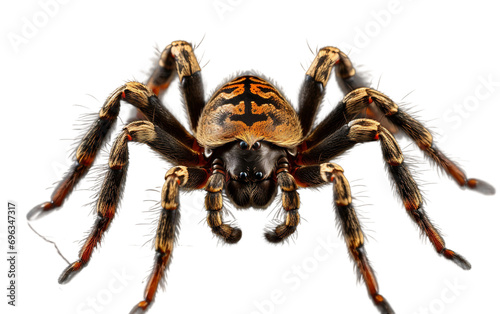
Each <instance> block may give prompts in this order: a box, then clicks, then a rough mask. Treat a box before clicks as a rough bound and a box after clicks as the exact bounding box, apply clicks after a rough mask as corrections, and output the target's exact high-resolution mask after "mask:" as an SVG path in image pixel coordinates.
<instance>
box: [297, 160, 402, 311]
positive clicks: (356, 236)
mask: <svg viewBox="0 0 500 314" xmlns="http://www.w3.org/2000/svg"><path fill="white" fill-rule="evenodd" d="M343 172H344V170H343V169H342V168H341V167H340V166H338V165H336V164H333V163H323V164H321V165H314V166H305V167H299V168H298V169H296V171H295V173H294V178H296V180H297V183H298V184H299V185H300V186H302V187H314V186H319V185H321V184H324V183H328V182H332V183H333V191H334V199H335V212H336V214H337V219H338V220H337V221H338V223H339V225H340V227H341V230H342V234H343V236H344V239H345V241H346V244H347V248H348V250H349V254H350V256H351V258H352V260H353V261H354V264H355V265H356V269H357V271H358V277H361V278H363V281H364V283H365V285H366V288H367V289H368V294H369V295H370V297H371V299H372V301H373V303H374V304H375V306H376V307H377V308H378V310H379V311H380V312H381V313H394V311H393V310H392V308H391V306H390V305H389V302H387V300H386V299H385V298H384V297H383V296H382V295H380V294H379V288H378V284H377V279H376V278H375V273H374V271H373V269H372V267H371V266H370V263H369V261H368V256H367V254H366V251H365V248H364V234H363V230H362V229H361V225H360V223H359V220H358V217H357V215H356V211H355V209H354V207H353V206H352V204H351V202H352V198H351V188H350V186H349V182H348V181H347V179H346V178H345V176H344V174H343Z"/></svg>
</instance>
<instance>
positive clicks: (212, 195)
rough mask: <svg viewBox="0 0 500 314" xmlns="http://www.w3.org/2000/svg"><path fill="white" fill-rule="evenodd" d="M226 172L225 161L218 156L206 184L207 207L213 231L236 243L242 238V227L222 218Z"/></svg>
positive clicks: (221, 237) (226, 240) (208, 219)
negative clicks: (234, 225) (232, 224)
mask: <svg viewBox="0 0 500 314" xmlns="http://www.w3.org/2000/svg"><path fill="white" fill-rule="evenodd" d="M225 178H226V172H225V169H224V167H223V163H222V161H221V160H220V159H218V158H216V159H215V160H214V161H213V164H212V175H211V176H210V177H209V179H208V183H207V185H206V186H205V190H206V191H207V194H206V195H205V208H206V209H207V223H208V226H209V227H210V228H211V229H212V232H213V233H214V234H215V235H216V236H218V237H219V238H220V239H222V240H223V241H225V242H226V243H228V244H234V243H237V242H238V241H240V239H241V235H242V232H241V229H239V228H236V227H233V226H231V225H230V224H228V223H225V222H224V221H223V219H222V213H221V210H222V205H223V201H222V190H223V188H224V181H225Z"/></svg>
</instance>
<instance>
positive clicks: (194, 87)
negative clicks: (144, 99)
mask: <svg viewBox="0 0 500 314" xmlns="http://www.w3.org/2000/svg"><path fill="white" fill-rule="evenodd" d="M175 69H177V75H178V76H179V81H180V84H181V91H182V94H183V96H184V99H185V101H186V107H187V111H188V116H189V121H190V124H191V129H192V130H193V131H196V127H197V126H198V119H199V117H200V115H201V112H202V110H203V107H205V98H204V97H205V92H204V90H203V81H202V78H201V68H200V66H199V64H198V61H197V60H196V56H195V55H194V52H193V48H192V46H191V45H190V44H189V43H187V42H185V41H182V40H179V41H174V42H172V43H171V44H170V45H168V46H167V47H165V49H164V50H163V52H162V54H161V57H160V60H159V62H158V66H157V67H156V68H155V70H154V72H153V74H152V75H151V77H150V78H149V80H148V82H147V86H148V87H149V88H151V90H152V91H153V92H154V93H155V94H156V95H161V94H162V93H163V92H164V91H165V90H166V89H167V88H168V87H169V86H170V83H171V81H172V79H173V78H174V76H175Z"/></svg>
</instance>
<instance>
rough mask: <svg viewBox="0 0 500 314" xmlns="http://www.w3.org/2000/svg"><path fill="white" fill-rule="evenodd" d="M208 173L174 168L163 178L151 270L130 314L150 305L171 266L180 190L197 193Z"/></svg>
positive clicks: (202, 170)
mask: <svg viewBox="0 0 500 314" xmlns="http://www.w3.org/2000/svg"><path fill="white" fill-rule="evenodd" d="M207 179H208V172H207V171H206V170H205V169H203V168H193V167H184V166H177V167H173V168H171V169H170V170H169V171H168V172H167V173H166V174H165V183H164V184H163V188H162V192H161V207H162V211H161V215H160V219H159V221H158V228H157V231H156V237H155V250H156V255H155V258H154V265H153V270H152V272H151V276H150V277H149V280H148V283H147V285H146V290H145V292H144V300H142V301H140V302H139V303H138V304H137V305H136V306H135V307H134V308H133V309H132V311H131V312H130V313H144V312H146V310H147V309H148V307H149V306H150V305H151V304H152V303H153V301H154V298H155V295H156V291H157V290H158V286H159V285H160V283H161V282H162V280H164V278H165V273H166V271H167V269H168V266H169V264H170V260H171V256H172V251H173V249H174V244H175V238H176V235H177V232H178V228H179V219H180V212H179V188H183V189H200V188H203V186H204V185H205V184H206V182H207Z"/></svg>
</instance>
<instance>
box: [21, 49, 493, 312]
mask: <svg viewBox="0 0 500 314" xmlns="http://www.w3.org/2000/svg"><path fill="white" fill-rule="evenodd" d="M334 68H335V75H336V77H337V79H338V81H339V85H340V86H341V88H342V89H343V91H344V92H345V94H346V95H345V97H344V98H343V100H342V101H341V102H340V103H339V104H338V105H337V106H336V107H335V108H334V109H333V110H332V111H331V112H330V114H329V115H327V116H326V118H325V119H324V120H323V121H321V122H319V123H318V124H317V125H316V126H315V127H314V128H313V125H314V123H315V116H316V114H317V111H318V108H319V106H320V104H321V102H322V99H323V97H324V94H325V87H326V85H327V83H328V81H329V79H330V75H331V71H332V69H334ZM176 74H177V76H178V77H179V81H180V86H181V91H182V94H183V97H184V101H185V105H186V109H187V114H188V118H189V123H190V127H191V130H192V133H190V132H189V131H188V130H186V128H184V126H183V125H182V124H181V123H180V122H178V120H177V119H176V118H175V117H174V116H173V115H172V113H170V112H169V111H168V110H167V109H166V108H165V107H164V106H163V105H162V103H161V101H160V100H159V97H160V96H161V95H162V94H163V93H164V92H165V91H166V89H167V88H168V87H169V85H170V83H171V81H172V80H173V78H174V77H175V76H176ZM367 85H368V84H366V83H365V82H364V80H363V78H362V77H361V76H360V75H359V74H358V73H357V72H356V71H355V69H354V67H353V65H352V63H351V61H350V60H349V58H348V57H347V55H346V54H345V53H343V52H342V51H340V50H339V49H337V48H334V47H325V48H322V49H320V50H319V51H318V52H317V54H316V57H315V59H314V60H313V62H312V64H311V66H310V67H309V69H308V70H307V72H306V75H305V79H304V82H303V84H302V87H301V90H300V93H299V101H298V111H296V110H295V109H294V108H293V107H292V106H291V105H290V103H289V102H288V101H287V100H286V98H285V97H284V96H283V94H282V93H281V92H280V90H279V89H277V88H276V87H275V86H274V85H273V84H272V83H271V82H270V81H269V80H268V79H266V78H263V77H262V76H260V75H257V74H255V73H252V72H246V73H243V74H241V75H238V76H237V77H234V78H232V79H230V80H228V81H226V82H225V83H224V84H223V85H221V86H220V87H219V88H218V89H217V90H216V91H215V92H214V93H213V94H212V95H211V97H210V98H209V100H208V101H205V98H204V90H203V83H202V78H201V69H200V66H199V64H198V62H197V59H196V57H195V54H194V52H193V48H192V46H191V45H190V44H189V43H187V42H185V41H174V42H172V43H171V44H170V45H168V46H167V47H166V48H165V49H164V50H163V52H162V54H161V56H160V59H159V63H158V65H157V66H156V68H155V70H154V71H153V73H152V75H151V76H150V78H149V80H148V81H147V83H146V84H142V83H138V82H128V83H126V84H125V85H123V86H121V87H119V88H118V89H116V90H115V91H114V92H113V93H112V94H111V95H110V96H109V97H108V98H107V100H106V101H105V103H104V105H103V106H102V108H101V110H100V112H99V118H98V119H97V120H96V121H95V122H94V123H93V125H92V126H91V128H90V130H89V131H88V132H87V133H86V135H85V136H84V137H83V139H82V141H81V143H80V145H79V147H78V149H77V151H76V162H75V163H74V165H73V166H72V167H71V168H70V170H69V171H68V173H67V174H66V175H65V177H64V178H63V180H62V181H61V182H60V183H59V185H58V186H57V187H56V188H55V191H54V192H53V194H52V196H51V199H50V201H48V202H44V203H42V204H40V205H38V206H36V207H34V208H33V209H32V210H31V211H30V212H29V213H28V219H34V218H37V217H40V216H42V215H43V214H45V213H48V212H50V211H52V210H53V209H55V208H57V207H60V206H61V205H62V204H63V202H64V200H65V199H66V198H67V196H68V195H69V194H70V193H71V191H72V189H73V188H74V187H75V185H76V184H77V183H78V181H79V180H80V179H81V178H82V177H84V176H85V174H86V173H87V171H88V169H89V168H90V167H91V165H92V163H93V161H94V159H95V156H96V154H97V153H98V151H99V150H100V147H101V145H102V143H103V142H104V141H105V138H106V134H107V132H108V131H109V129H110V128H111V126H112V124H113V123H114V122H115V120H116V118H117V116H118V113H119V110H120V104H121V102H122V101H125V102H127V103H129V104H132V105H133V106H135V107H136V108H137V109H138V112H139V114H140V115H142V116H138V118H137V120H135V121H133V122H130V123H129V124H127V125H126V126H125V127H124V128H123V130H122V131H121V133H120V134H119V135H118V136H117V138H116V139H115V141H114V144H113V146H112V148H111V152H110V156H109V162H108V165H109V168H108V170H107V173H106V175H105V177H104V181H103V183H102V187H101V190H100V192H99V196H98V198H97V203H96V208H97V218H96V220H95V224H94V226H93V228H92V230H91V232H90V234H89V235H88V237H87V239H86V241H85V242H84V244H83V247H82V248H81V251H80V253H79V259H78V260H77V261H75V262H74V263H72V264H70V265H69V266H68V267H67V268H66V269H65V270H64V271H63V272H62V274H61V276H60V277H59V283H61V284H64V283H67V282H68V281H70V280H71V278H72V277H73V276H74V275H76V274H77V273H78V272H80V271H81V270H82V269H83V268H84V267H85V266H86V265H87V263H88V262H89V260H90V257H91V255H92V253H93V251H94V249H95V248H96V246H97V245H98V244H99V243H100V241H101V239H102V237H103V235H104V233H105V232H106V231H107V229H108V227H109V225H110V223H111V221H112V220H113V217H114V216H115V212H116V209H117V206H118V201H119V199H120V196H121V194H122V190H123V187H124V181H125V177H126V173H127V165H128V143H129V142H131V141H132V142H138V143H143V144H146V145H147V146H149V147H150V148H151V149H153V150H154V151H156V152H158V153H159V154H161V155H162V156H163V157H164V158H165V159H166V160H167V161H168V162H170V163H171V164H173V165H174V167H173V168H171V169H170V170H169V171H168V172H167V173H166V175H165V183H164V185H163V188H162V191H161V207H162V210H161V214H160V217H159V221H158V227H157V232H156V237H155V243H154V247H155V250H156V255H155V257H154V266H153V269H152V272H151V275H150V277H149V279H148V283H147V285H146V289H145V293H144V298H143V300H142V301H140V302H138V303H137V304H136V305H135V307H133V309H132V311H131V313H143V312H145V311H146V310H147V309H149V308H150V306H151V304H152V303H153V301H154V299H155V295H156V291H157V288H158V285H159V284H160V282H162V280H164V279H163V278H164V276H165V273H166V271H167V268H168V266H169V264H170V263H169V262H170V259H171V255H172V251H173V249H174V243H175V239H176V234H177V229H178V224H179V190H180V189H186V190H199V189H204V190H205V191H206V196H205V207H206V210H207V224H208V226H209V227H210V228H211V230H212V232H213V233H214V234H215V235H216V236H217V237H218V238H220V239H221V240H223V241H224V242H226V243H229V244H234V243H237V242H238V241H239V240H240V239H241V236H242V232H241V230H240V229H239V228H238V227H236V226H234V225H231V224H230V223H227V222H225V221H224V219H223V216H222V211H221V210H222V209H223V193H225V194H226V195H227V197H228V198H229V200H230V201H231V202H232V203H233V204H234V205H235V206H236V207H237V208H249V207H254V208H262V209H264V208H266V207H267V206H268V205H269V204H270V203H271V202H272V200H273V199H274V198H275V197H276V195H277V193H278V188H279V189H280V190H281V203H282V212H283V214H284V219H283V221H282V223H280V224H278V225H276V226H275V227H273V228H271V229H269V230H266V232H265V238H266V239H267V240H268V241H269V242H271V243H280V242H283V241H284V240H286V239H287V238H288V237H290V236H291V235H292V234H293V233H294V232H295V231H296V229H297V226H298V225H299V222H300V215H299V205H300V201H299V194H298V192H297V190H298V189H299V188H309V187H318V186H320V185H324V184H332V186H333V194H334V207H335V214H336V217H337V220H338V224H339V226H340V229H341V231H342V235H343V237H344V239H345V242H346V245H347V249H348V252H349V254H350V257H351V258H352V260H353V262H354V264H355V267H356V269H357V272H358V276H359V277H360V278H362V279H363V281H364V283H365V285H366V288H367V290H368V295H369V296H370V298H371V300H372V301H373V303H374V305H375V307H376V308H377V309H378V310H379V311H380V313H394V310H393V309H392V308H391V306H390V305H389V302H388V301H387V300H386V298H385V297H383V296H382V295H381V294H380V293H379V287H378V284H377V280H376V278H375V274H374V271H373V269H372V267H371V266H370V264H369V261H368V256H367V253H366V249H365V246H364V234H363V230H362V228H361V226H360V223H359V220H358V217H357V215H356V210H355V209H354V207H353V205H352V197H351V190H350V186H349V182H348V181H347V179H346V177H345V176H344V171H343V169H342V167H340V166H339V165H337V164H334V163H331V162H330V161H331V160H332V159H334V158H336V157H338V156H340V155H342V154H343V153H344V152H346V151H347V150H349V149H351V148H352V147H353V146H355V145H356V144H359V143H367V142H372V141H378V142H379V143H380V146H381V149H382V156H383V159H384V161H385V163H386V168H387V170H388V172H389V174H390V177H391V179H392V180H393V182H394V186H395V189H396V191H397V193H398V195H399V197H400V198H401V201H402V202H403V205H404V207H405V209H406V212H407V213H408V215H409V216H410V217H411V219H412V220H413V221H414V222H415V223H416V224H417V226H418V227H419V229H420V230H421V231H422V233H423V234H424V235H425V236H426V237H427V238H428V239H429V240H430V242H431V243H432V245H433V246H434V248H435V250H436V252H437V253H438V254H439V255H441V256H443V257H444V258H446V259H449V260H451V261H452V262H454V263H455V264H457V265H458V266H460V267H461V268H463V269H470V268H471V265H470V264H469V262H468V261H467V260H466V259H465V258H464V257H462V256H461V255H459V254H458V253H456V252H454V251H452V250H450V249H448V248H447V247H446V246H445V242H444V240H443V238H442V236H441V235H440V234H439V232H438V230H437V229H436V227H435V226H434V225H433V224H432V223H431V221H430V220H429V218H428V216H427V214H426V213H425V211H424V208H423V207H422V203H423V201H422V195H421V193H420V191H419V188H418V186H417V184H416V182H415V180H414V179H413V177H412V174H411V172H410V171H409V169H408V166H407V165H406V163H405V161H404V157H403V154H402V152H401V149H400V148H399V146H398V143H397V142H396V140H395V138H394V137H393V134H392V133H391V131H389V130H394V127H395V128H396V129H399V130H402V132H403V133H404V134H406V135H407V136H408V137H410V138H411V139H412V140H413V141H414V142H415V143H416V144H417V145H418V147H419V148H420V149H421V150H422V151H423V152H424V153H425V154H426V155H427V156H428V157H430V160H432V162H434V163H435V164H436V165H437V166H438V167H439V168H441V169H443V170H444V171H445V172H446V173H447V174H448V175H449V176H450V177H451V178H452V179H454V180H455V181H456V182H457V183H458V185H459V186H460V187H463V188H468V189H471V190H475V191H478V192H481V193H483V194H494V193H495V189H494V188H493V187H492V186H491V185H490V184H488V183H486V182H484V181H481V180H478V179H468V178H467V177H466V175H465V173H464V171H462V170H461V169H460V168H459V167H458V166H457V165H456V164H455V163H454V162H452V161H451V160H450V159H449V158H447V157H446V156H445V155H444V154H443V153H442V152H441V151H440V150H439V149H438V148H437V147H436V145H435V144H434V143H433V139H432V136H431V134H430V132H429V131H428V130H427V129H426V128H425V127H424V126H423V125H422V124H421V123H420V122H418V121H417V120H415V119H414V118H412V117H411V116H410V115H408V114H407V113H405V112H404V111H402V110H401V109H400V108H398V105H397V104H396V103H395V102H393V101H392V100H391V99H390V98H389V97H387V96H386V95H384V94H383V93H381V92H379V91H376V90H374V89H372V88H368V87H366V86H367ZM380 116H382V117H384V118H385V119H383V120H381V121H385V122H378V121H377V120H379V117H380ZM139 117H142V119H141V118H139ZM306 206H307V205H306Z"/></svg>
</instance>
